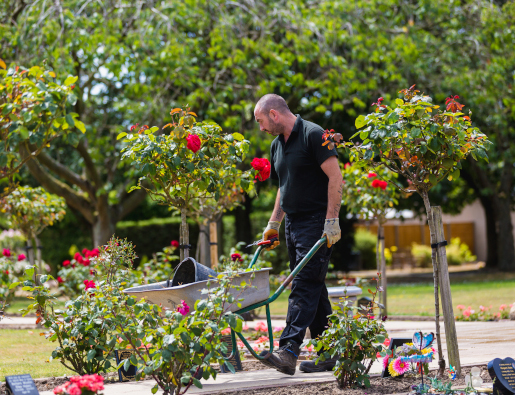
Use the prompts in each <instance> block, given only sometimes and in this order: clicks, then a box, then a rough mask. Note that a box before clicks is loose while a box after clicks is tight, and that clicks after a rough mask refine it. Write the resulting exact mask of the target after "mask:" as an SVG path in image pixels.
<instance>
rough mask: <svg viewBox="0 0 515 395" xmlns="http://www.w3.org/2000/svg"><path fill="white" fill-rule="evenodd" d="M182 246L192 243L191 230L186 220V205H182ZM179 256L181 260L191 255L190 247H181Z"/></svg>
mask: <svg viewBox="0 0 515 395" xmlns="http://www.w3.org/2000/svg"><path fill="white" fill-rule="evenodd" d="M180 244H181V246H186V245H188V244H190V232H189V229H188V222H187V220H186V207H181V237H180ZM179 249H180V250H179V257H180V260H181V262H182V261H183V260H185V259H186V258H189V256H190V250H189V249H188V248H180V247H179Z"/></svg>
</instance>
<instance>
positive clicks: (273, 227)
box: [263, 221, 281, 251]
mask: <svg viewBox="0 0 515 395" xmlns="http://www.w3.org/2000/svg"><path fill="white" fill-rule="evenodd" d="M280 227H281V223H280V222H279V221H268V225H267V227H266V228H265V230H264V231H263V240H268V239H271V238H273V237H274V236H277V240H276V241H274V242H273V243H272V244H270V245H269V246H268V247H265V248H266V250H267V251H270V250H273V249H274V248H275V247H277V246H278V245H279V244H281V243H280V242H279V228H280Z"/></svg>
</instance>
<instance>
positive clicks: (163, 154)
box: [118, 108, 254, 260]
mask: <svg viewBox="0 0 515 395" xmlns="http://www.w3.org/2000/svg"><path fill="white" fill-rule="evenodd" d="M170 114H171V116H172V122H171V123H168V124H167V125H165V126H164V127H163V128H159V127H157V126H154V127H151V128H149V127H148V126H146V125H145V126H143V127H138V126H135V127H132V128H131V132H130V133H126V132H123V133H120V134H119V135H118V139H122V138H123V139H124V140H123V141H124V143H125V144H126V145H125V147H124V148H123V150H122V152H123V155H122V157H123V158H129V159H130V160H132V162H133V165H134V167H135V169H136V170H137V171H138V172H139V173H140V174H141V175H142V177H141V178H140V179H139V181H138V185H136V186H133V187H132V188H131V189H130V190H129V191H133V190H135V189H140V188H143V189H145V190H146V191H147V192H148V193H149V195H150V197H151V198H152V199H153V200H155V201H157V202H158V203H161V204H166V205H168V206H171V207H175V208H177V209H179V210H180V211H181V239H180V243H181V246H180V247H181V253H180V256H181V260H182V259H184V258H185V257H188V256H189V251H188V248H189V232H188V224H187V222H186V217H187V214H188V211H189V210H190V208H191V207H192V206H193V204H194V203H195V202H197V203H198V202H200V201H206V200H207V199H214V200H216V201H219V200H220V199H221V198H223V197H224V196H226V195H227V194H228V193H229V194H230V193H232V190H231V189H232V188H230V186H234V187H236V188H238V190H240V189H241V190H243V191H244V192H247V193H248V192H251V191H252V190H253V189H254V183H253V182H252V178H251V177H252V174H251V172H243V171H242V170H240V169H238V168H237V167H236V165H237V164H239V163H241V162H242V161H243V160H244V158H245V155H246V154H247V152H248V150H249V142H248V141H246V140H245V139H244V138H243V136H242V135H241V134H240V133H233V134H224V133H223V132H222V128H221V127H220V126H218V125H217V124H216V123H214V122H209V121H206V122H197V120H196V114H195V113H193V112H191V111H189V109H180V108H175V109H173V110H172V111H171V113H170ZM228 186H229V187H228Z"/></svg>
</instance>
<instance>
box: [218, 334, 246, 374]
mask: <svg viewBox="0 0 515 395" xmlns="http://www.w3.org/2000/svg"><path fill="white" fill-rule="evenodd" d="M222 339H223V341H224V342H225V343H226V344H227V352H228V354H227V355H231V353H232V341H231V336H230V335H229V336H222ZM228 361H229V362H230V363H231V364H232V366H234V370H236V371H237V372H239V371H242V370H243V367H242V366H241V359H240V352H239V351H238V346H237V345H236V350H234V355H233V356H232V357H231V358H229V359H228ZM220 371H221V372H222V373H230V372H231V371H230V370H229V368H228V367H227V366H226V365H225V364H223V365H222V366H220Z"/></svg>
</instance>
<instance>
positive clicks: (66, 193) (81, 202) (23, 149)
mask: <svg viewBox="0 0 515 395" xmlns="http://www.w3.org/2000/svg"><path fill="white" fill-rule="evenodd" d="M20 155H21V156H22V158H25V157H27V156H28V155H30V151H29V149H28V147H27V146H26V144H22V145H20ZM27 167H28V168H29V171H30V173H31V174H32V175H33V176H34V178H35V179H36V180H37V181H38V182H39V183H40V184H41V185H42V186H43V188H45V189H46V190H47V191H48V192H50V193H55V194H56V195H59V196H61V197H63V198H64V199H65V200H66V204H68V205H69V206H70V207H73V208H74V209H76V210H78V211H79V212H80V213H81V214H82V215H83V216H84V218H86V220H87V221H88V222H89V223H91V224H92V223H93V222H94V217H93V209H92V207H91V203H90V202H89V201H88V200H87V199H86V198H85V197H84V196H82V195H80V194H79V193H78V192H76V191H74V190H73V189H72V188H71V187H70V186H68V185H67V184H65V183H64V182H62V181H59V180H58V179H57V178H55V177H53V176H52V175H50V174H49V173H47V172H46V171H45V170H44V169H43V167H42V166H41V165H40V164H39V162H38V161H37V160H35V159H31V160H29V161H28V162H27Z"/></svg>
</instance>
